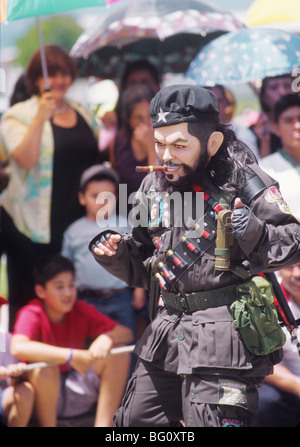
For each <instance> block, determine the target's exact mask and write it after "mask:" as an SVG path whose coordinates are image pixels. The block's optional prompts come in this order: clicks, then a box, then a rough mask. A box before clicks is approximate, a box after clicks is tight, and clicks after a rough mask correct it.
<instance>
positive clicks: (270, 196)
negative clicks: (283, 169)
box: [265, 186, 291, 214]
mask: <svg viewBox="0 0 300 447" xmlns="http://www.w3.org/2000/svg"><path fill="white" fill-rule="evenodd" d="M265 199H266V201H267V202H269V203H276V205H277V206H278V208H279V209H280V210H281V211H282V212H283V213H287V214H291V210H290V207H289V206H288V204H287V203H286V201H285V200H284V198H283V197H282V194H281V192H280V191H279V189H277V188H276V186H271V188H269V189H268V191H267V193H266V195H265Z"/></svg>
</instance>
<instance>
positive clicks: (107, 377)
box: [11, 255, 133, 427]
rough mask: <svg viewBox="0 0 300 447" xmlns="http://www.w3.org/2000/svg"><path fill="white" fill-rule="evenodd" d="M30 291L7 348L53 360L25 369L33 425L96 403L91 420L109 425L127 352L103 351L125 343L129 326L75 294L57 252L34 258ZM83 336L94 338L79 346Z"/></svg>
mask: <svg viewBox="0 0 300 447" xmlns="http://www.w3.org/2000/svg"><path fill="white" fill-rule="evenodd" d="M35 292H36V295H37V297H38V298H37V299H34V300H32V301H31V302H30V303H29V304H28V305H26V306H24V307H23V308H22V309H20V311H19V312H18V314H17V317H16V322H15V326H14V332H13V336H12V340H11V353H12V355H13V356H15V357H17V358H18V359H20V360H23V361H26V362H40V361H44V362H51V363H52V362H54V363H55V364H57V365H58V366H56V365H51V366H49V367H48V368H43V369H42V368H36V369H34V370H33V371H31V372H30V373H29V374H28V379H29V381H30V383H31V384H32V385H33V388H34V390H35V411H36V416H37V420H38V423H39V425H40V426H43V427H45V426H56V423H57V418H58V417H72V416H78V415H80V414H84V413H86V412H87V411H89V410H90V409H91V408H92V407H93V406H94V405H95V403H97V411H96V417H95V424H94V425H95V426H98V427H99V426H100V427H109V426H111V425H112V418H113V415H114V413H115V411H116V409H117V408H118V406H119V404H120V400H121V397H122V394H123V391H124V387H125V384H126V379H127V375H128V368H129V358H130V357H129V354H128V353H122V354H117V355H109V352H110V349H111V348H112V347H115V346H120V345H126V344H128V343H130V342H131V340H132V338H133V334H132V331H130V329H128V328H125V327H124V326H121V325H120V324H118V323H117V322H116V321H114V320H112V319H110V318H109V317H107V316H105V315H103V314H101V313H100V312H98V311H96V309H95V308H94V307H93V306H90V305H89V304H87V303H85V302H83V301H79V300H78V301H77V300H76V296H77V291H76V287H75V282H74V266H73V264H72V262H71V261H70V260H69V259H67V258H65V257H63V256H61V255H56V256H52V257H51V258H48V259H45V260H41V261H40V262H39V263H38V265H37V266H36V269H35ZM87 339H94V341H93V342H92V344H91V345H90V347H89V349H84V346H85V343H86V340H87Z"/></svg>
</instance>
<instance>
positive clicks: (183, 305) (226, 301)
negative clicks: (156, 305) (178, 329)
mask: <svg viewBox="0 0 300 447" xmlns="http://www.w3.org/2000/svg"><path fill="white" fill-rule="evenodd" d="M237 286H238V284H234V285H230V286H225V287H221V288H219V289H214V290H208V291H204V292H191V293H185V294H182V295H181V294H180V293H172V292H166V291H164V290H162V291H161V294H162V297H163V301H164V305H165V306H169V307H172V308H173V309H176V310H179V311H180V312H195V311H197V310H205V309H208V308H210V307H220V306H225V305H230V304H232V303H233V301H235V300H236V288H237Z"/></svg>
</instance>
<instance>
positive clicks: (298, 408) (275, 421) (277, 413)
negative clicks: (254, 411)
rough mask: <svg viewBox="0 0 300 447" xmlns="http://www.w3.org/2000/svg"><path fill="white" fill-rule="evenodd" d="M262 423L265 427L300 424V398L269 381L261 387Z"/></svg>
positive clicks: (260, 409)
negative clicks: (270, 383) (272, 384)
mask: <svg viewBox="0 0 300 447" xmlns="http://www.w3.org/2000/svg"><path fill="white" fill-rule="evenodd" d="M258 393H259V413H260V423H261V425H262V426H263V427H296V426H299V424H300V398H299V396H297V395H295V394H290V393H286V392H284V391H281V390H279V389H278V388H275V387H273V386H271V385H269V384H267V383H264V384H263V386H262V387H261V388H260V389H259V391H258Z"/></svg>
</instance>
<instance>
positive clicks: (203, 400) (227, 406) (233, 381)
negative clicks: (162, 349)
mask: <svg viewBox="0 0 300 447" xmlns="http://www.w3.org/2000/svg"><path fill="white" fill-rule="evenodd" d="M237 379H238V378H235V377H222V376H217V375H212V376H200V375H198V374H191V375H186V376H185V377H184V380H183V386H182V401H183V419H184V423H185V426H186V427H257V426H258V418H257V406H258V393H257V388H256V386H255V385H253V384H250V383H246V382H242V381H241V380H237Z"/></svg>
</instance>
